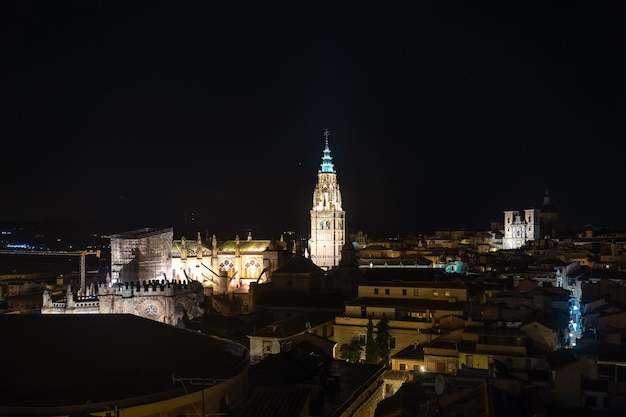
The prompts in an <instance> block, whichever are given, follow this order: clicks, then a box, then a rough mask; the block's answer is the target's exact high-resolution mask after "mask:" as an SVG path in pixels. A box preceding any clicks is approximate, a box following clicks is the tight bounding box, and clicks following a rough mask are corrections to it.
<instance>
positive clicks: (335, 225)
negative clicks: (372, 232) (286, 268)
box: [309, 129, 346, 270]
mask: <svg viewBox="0 0 626 417" xmlns="http://www.w3.org/2000/svg"><path fill="white" fill-rule="evenodd" d="M329 135H330V132H328V129H326V130H325V131H324V136H325V137H326V147H325V148H324V155H323V156H322V164H321V166H320V170H319V171H318V172H317V185H316V186H315V191H314V192H313V208H312V209H311V237H310V240H309V248H310V251H311V252H310V257H311V261H313V263H314V264H315V265H317V266H319V267H320V268H323V269H325V270H329V269H331V268H333V267H335V266H337V265H339V261H340V260H341V249H342V247H343V245H344V243H345V239H346V238H345V236H346V223H345V217H346V213H345V211H343V210H342V208H341V192H340V191H339V184H338V183H337V172H336V171H335V168H334V165H333V163H332V159H333V158H332V157H331V156H330V149H329V148H328V136H329Z"/></svg>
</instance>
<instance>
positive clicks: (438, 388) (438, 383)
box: [435, 374, 446, 395]
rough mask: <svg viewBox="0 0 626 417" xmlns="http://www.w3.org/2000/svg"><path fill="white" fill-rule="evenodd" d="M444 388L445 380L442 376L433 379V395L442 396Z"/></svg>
mask: <svg viewBox="0 0 626 417" xmlns="http://www.w3.org/2000/svg"><path fill="white" fill-rule="evenodd" d="M445 386H446V380H445V379H444V378H443V375H441V374H439V375H437V376H436V377H435V393H436V394H437V395H441V394H443V389H444V388H445Z"/></svg>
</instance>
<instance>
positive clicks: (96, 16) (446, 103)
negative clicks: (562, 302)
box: [0, 0, 626, 238]
mask: <svg viewBox="0 0 626 417" xmlns="http://www.w3.org/2000/svg"><path fill="white" fill-rule="evenodd" d="M376 3H378V4H376V5H374V6H372V5H366V2H338V1H331V2H325V1H322V2H289V3H284V4H276V5H274V4H273V2H241V1H202V2H201V1H188V2H173V1H169V2H164V1H125V2H115V1H76V2H74V1H57V2H53V1H28V0H8V1H3V2H1V3H0V42H1V43H0V45H1V51H2V64H1V65H0V75H1V77H0V105H1V109H0V110H1V111H0V136H1V137H2V144H3V150H2V162H1V164H0V181H1V183H0V184H1V190H0V191H1V193H2V200H1V205H0V220H1V221H17V220H19V221H43V220H64V221H68V222H74V223H76V224H91V225H99V226H101V227H104V228H108V230H109V232H112V233H117V232H123V231H127V230H130V229H133V228H139V227H162V226H167V227H170V226H173V227H174V228H175V234H176V235H178V234H179V233H183V232H184V230H191V229H194V230H195V229H197V230H198V231H203V232H204V231H207V230H208V231H209V232H210V233H217V234H218V237H221V236H224V237H226V235H234V234H241V235H245V233H246V231H247V230H252V232H253V236H255V237H257V238H264V237H276V236H278V234H279V233H280V232H281V231H283V230H294V231H296V232H297V233H300V234H307V233H308V232H309V210H310V209H311V205H312V198H313V190H314V187H315V183H316V181H317V170H318V168H319V164H320V162H321V157H322V151H323V149H324V136H323V131H324V129H329V130H330V138H329V144H330V149H331V155H332V156H333V162H334V163H335V168H336V170H337V174H338V181H339V184H340V187H341V191H342V195H343V206H344V207H343V208H344V210H346V217H347V227H348V231H351V232H352V231H355V230H362V231H364V232H365V233H368V234H370V235H373V236H383V235H389V236H391V235H396V234H400V235H403V234H409V233H430V232H432V231H434V230H438V229H456V228H479V229H488V228H489V227H490V223H491V222H492V221H502V219H503V211H504V210H523V209H525V208H530V207H537V208H538V207H540V206H541V204H542V202H543V196H544V193H545V191H546V189H547V190H549V193H550V195H551V198H552V202H553V203H554V204H555V205H556V207H557V208H558V210H559V212H560V216H561V219H562V220H563V222H565V223H567V224H569V225H571V226H572V227H582V226H583V225H585V224H587V223H591V224H602V225H611V226H614V227H616V228H622V229H625V228H626V227H625V226H626V217H625V216H624V213H625V211H624V210H622V205H621V204H623V203H622V202H621V201H622V200H623V196H622V194H623V190H624V188H625V187H624V183H625V180H626V175H625V170H624V159H625V157H626V152H625V146H624V140H625V139H626V138H625V133H626V128H625V122H624V120H625V117H624V116H625V111H624V110H625V107H626V106H625V104H626V99H625V97H626V96H625V92H626V91H625V90H626V89H625V88H624V87H625V86H626V85H625V84H626V83H625V82H624V76H625V75H626V58H625V48H624V40H626V34H625V33H624V29H623V28H624V21H623V16H624V15H625V14H624V9H623V7H622V6H620V4H621V2H618V1H615V2H610V1H609V2H595V1H586V2H577V1H572V2H537V7H532V6H530V5H527V4H525V3H514V4H515V6H513V5H512V4H513V3H510V2H495V4H493V3H494V2H488V3H492V4H490V5H489V6H480V4H482V2H463V1H458V2H448V1H433V2H405V3H404V4H405V5H404V6H401V5H397V4H396V5H387V4H386V2H376ZM383 3H385V5H383ZM392 3H395V2H391V3H390V4H392ZM470 3H478V4H479V5H474V4H470ZM485 3H487V2H485ZM498 3H506V5H502V4H498ZM192 213H193V214H192ZM192 219H193V220H192ZM185 228H187V229H185ZM177 237H178V236H177Z"/></svg>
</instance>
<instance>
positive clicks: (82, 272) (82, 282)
mask: <svg viewBox="0 0 626 417" xmlns="http://www.w3.org/2000/svg"><path fill="white" fill-rule="evenodd" d="M87 255H96V256H97V257H98V258H99V257H100V251H99V250H85V251H82V252H81V253H80V290H79V292H78V295H79V296H85V294H86V293H87V288H86V284H85V278H86V276H87V267H86V266H85V257H86V256H87Z"/></svg>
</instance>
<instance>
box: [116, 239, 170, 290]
mask: <svg viewBox="0 0 626 417" xmlns="http://www.w3.org/2000/svg"><path fill="white" fill-rule="evenodd" d="M173 241H174V229H173V228H171V227H169V228H160V229H157V228H143V229H137V230H133V231H130V232H125V233H119V234H116V235H112V236H111V283H122V282H137V281H139V282H144V281H151V280H163V279H166V278H167V275H166V273H167V272H168V271H170V270H171V266H172V244H173ZM170 279H171V278H170Z"/></svg>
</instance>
